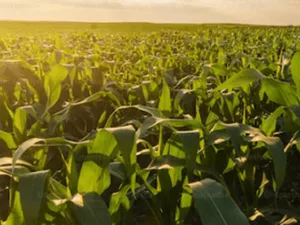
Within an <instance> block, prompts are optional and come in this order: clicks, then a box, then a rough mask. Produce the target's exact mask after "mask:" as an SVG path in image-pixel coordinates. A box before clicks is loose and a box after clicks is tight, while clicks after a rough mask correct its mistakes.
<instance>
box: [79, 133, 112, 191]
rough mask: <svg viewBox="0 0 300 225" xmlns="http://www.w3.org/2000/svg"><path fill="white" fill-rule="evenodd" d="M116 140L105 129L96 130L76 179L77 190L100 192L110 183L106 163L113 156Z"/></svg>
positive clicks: (107, 163)
mask: <svg viewBox="0 0 300 225" xmlns="http://www.w3.org/2000/svg"><path fill="white" fill-rule="evenodd" d="M116 146H117V141H116V140H115V138H114V136H113V135H112V134H111V133H110V132H108V131H107V130H104V129H102V130H100V131H98V133H97V135H96V138H95V140H94V141H93V146H92V148H91V149H90V150H89V151H88V154H89V155H88V156H87V157H86V159H85V161H84V163H83V165H82V168H81V170H80V175H79V180H78V192H79V193H89V192H95V193H99V194H102V193H103V192H104V191H105V190H106V189H107V188H108V187H109V185H110V177H109V172H108V165H109V163H110V161H111V159H113V158H114V156H115V155H114V154H116V153H115V152H114V149H115V147H116Z"/></svg>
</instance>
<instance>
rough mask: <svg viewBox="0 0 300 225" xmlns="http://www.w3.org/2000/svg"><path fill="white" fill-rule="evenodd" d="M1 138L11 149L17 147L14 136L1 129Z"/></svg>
mask: <svg viewBox="0 0 300 225" xmlns="http://www.w3.org/2000/svg"><path fill="white" fill-rule="evenodd" d="M0 140H3V141H4V142H5V143H6V145H7V147H8V148H9V149H14V148H17V145H16V143H15V141H14V138H13V136H12V135H11V134H10V133H7V132H5V131H3V130H0Z"/></svg>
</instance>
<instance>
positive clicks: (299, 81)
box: [291, 51, 300, 93]
mask: <svg viewBox="0 0 300 225" xmlns="http://www.w3.org/2000/svg"><path fill="white" fill-rule="evenodd" d="M291 70H292V77H293V80H294V83H295V84H296V87H297V91H298V93H299V92H300V51H298V52H296V53H295V54H294V56H293V58H292V62H291Z"/></svg>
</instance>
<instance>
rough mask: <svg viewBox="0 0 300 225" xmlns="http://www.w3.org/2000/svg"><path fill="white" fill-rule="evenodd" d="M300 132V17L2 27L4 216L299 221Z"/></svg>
mask: <svg viewBox="0 0 300 225" xmlns="http://www.w3.org/2000/svg"><path fill="white" fill-rule="evenodd" d="M120 26H122V25H120ZM153 26H154V25H153ZM182 26H184V25H182ZM94 27H95V26H94ZM24 29H26V27H24ZM299 131H300V28H297V27H258V26H257V27H251V26H234V25H232V26H225V25H224V26H213V25H211V26H209V25H207V26H201V25H199V26H195V27H191V28H189V29H188V30H182V29H180V28H179V27H168V28H165V29H164V28H163V27H159V29H158V28H157V30H156V31H152V30H151V31H143V29H142V25H141V28H140V30H139V31H138V32H116V31H114V32H104V31H102V32H101V31H100V30H97V28H95V29H87V30H85V31H75V30H74V31H73V32H72V31H67V32H62V31H59V32H43V33H39V32H31V31H29V32H27V33H10V34H5V33H4V34H1V35H0V224H1V225H98V224H99V225H133V224H134V225H227V224H228V225H250V224H251V225H252V224H253V225H268V224H270V225H271V224H278V225H279V224H280V225H288V224H299V223H298V221H300V204H299V203H300V176H299V173H300V163H299V162H300V152H299V150H300V132H299Z"/></svg>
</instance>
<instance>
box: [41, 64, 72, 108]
mask: <svg viewBox="0 0 300 225" xmlns="http://www.w3.org/2000/svg"><path fill="white" fill-rule="evenodd" d="M68 73H69V72H68V69H66V68H65V67H64V66H62V65H55V66H53V67H52V68H51V71H50V73H48V74H46V76H45V81H44V88H45V92H46V95H47V97H48V101H47V106H46V109H45V113H47V111H48V110H49V109H50V108H52V107H53V106H54V105H55V103H56V102H57V101H58V99H59V97H60V93H61V88H62V87H61V83H62V82H63V81H64V80H65V79H66V77H67V75H68Z"/></svg>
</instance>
